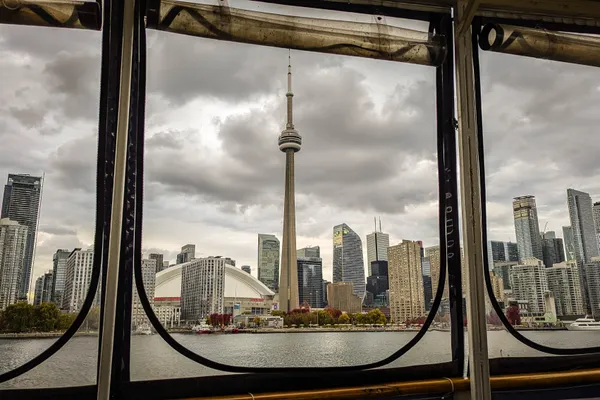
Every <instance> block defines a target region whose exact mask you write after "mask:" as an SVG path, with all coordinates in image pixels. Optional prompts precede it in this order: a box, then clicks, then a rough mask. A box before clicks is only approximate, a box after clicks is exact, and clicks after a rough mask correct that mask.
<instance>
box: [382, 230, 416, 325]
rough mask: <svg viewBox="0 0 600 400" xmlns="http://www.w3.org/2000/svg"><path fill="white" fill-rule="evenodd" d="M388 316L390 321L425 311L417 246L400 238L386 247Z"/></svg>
mask: <svg viewBox="0 0 600 400" xmlns="http://www.w3.org/2000/svg"><path fill="white" fill-rule="evenodd" d="M388 274H389V285H390V289H389V290H390V317H391V320H392V322H394V323H397V324H399V323H404V322H405V321H407V320H411V319H414V318H419V317H421V316H423V315H424V314H425V299H424V293H423V275H422V273H421V246H420V245H419V243H417V242H413V241H410V240H403V241H402V243H400V244H398V245H396V246H390V247H388Z"/></svg>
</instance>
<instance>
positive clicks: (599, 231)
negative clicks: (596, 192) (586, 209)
mask: <svg viewBox="0 0 600 400" xmlns="http://www.w3.org/2000/svg"><path fill="white" fill-rule="evenodd" d="M592 212H593V214H594V226H595V227H596V241H597V242H598V252H600V201H597V202H596V203H594V206H593V207H592Z"/></svg>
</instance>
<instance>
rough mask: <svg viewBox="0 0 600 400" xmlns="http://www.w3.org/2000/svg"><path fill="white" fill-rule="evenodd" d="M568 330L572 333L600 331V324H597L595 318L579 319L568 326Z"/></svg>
mask: <svg viewBox="0 0 600 400" xmlns="http://www.w3.org/2000/svg"><path fill="white" fill-rule="evenodd" d="M567 329H568V330H570V331H600V322H597V321H596V320H594V319H593V318H588V316H587V315H586V316H585V318H578V319H576V320H575V322H573V323H572V324H569V325H567Z"/></svg>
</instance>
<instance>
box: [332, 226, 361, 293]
mask: <svg viewBox="0 0 600 400" xmlns="http://www.w3.org/2000/svg"><path fill="white" fill-rule="evenodd" d="M339 282H352V284H353V290H354V294H355V295H356V296H358V297H360V298H361V299H364V298H365V291H366V284H365V265H364V261H363V252H362V241H361V240H360V236H358V235H357V234H356V232H354V231H353V230H352V229H350V227H349V226H348V225H346V224H341V225H336V226H334V227H333V283H339Z"/></svg>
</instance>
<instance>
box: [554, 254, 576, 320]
mask: <svg viewBox="0 0 600 400" xmlns="http://www.w3.org/2000/svg"><path fill="white" fill-rule="evenodd" d="M546 276H547V277H548V290H550V292H552V294H553V295H554V302H555V304H556V315H557V316H559V317H562V316H565V315H581V314H583V297H582V294H581V285H580V279H579V268H577V263H576V262H572V261H571V262H560V263H557V264H554V266H553V267H551V268H546Z"/></svg>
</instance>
